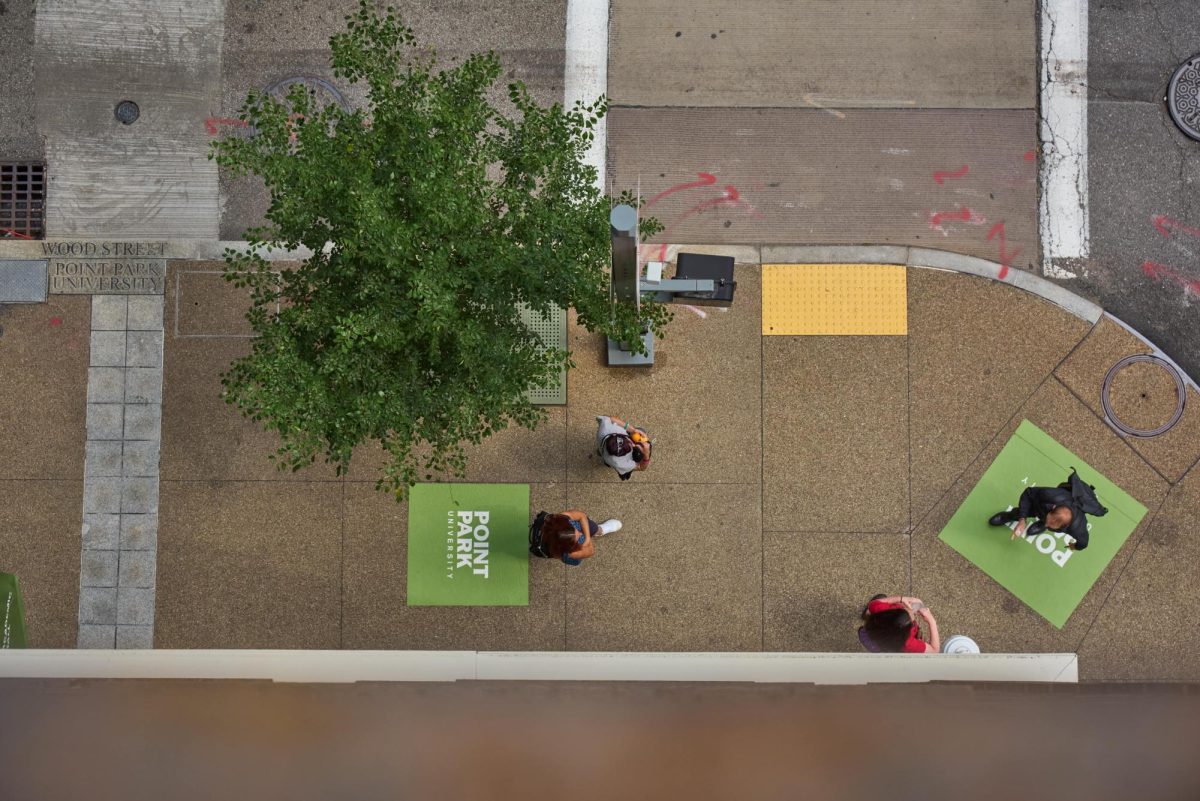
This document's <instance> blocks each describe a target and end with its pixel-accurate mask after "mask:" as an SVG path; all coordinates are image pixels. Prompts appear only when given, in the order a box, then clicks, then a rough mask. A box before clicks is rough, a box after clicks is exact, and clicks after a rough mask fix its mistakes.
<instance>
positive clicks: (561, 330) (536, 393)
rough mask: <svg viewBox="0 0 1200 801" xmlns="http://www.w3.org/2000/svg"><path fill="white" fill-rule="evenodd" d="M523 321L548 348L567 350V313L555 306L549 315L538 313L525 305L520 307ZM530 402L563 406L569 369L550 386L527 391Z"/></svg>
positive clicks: (565, 399) (565, 400) (565, 398)
mask: <svg viewBox="0 0 1200 801" xmlns="http://www.w3.org/2000/svg"><path fill="white" fill-rule="evenodd" d="M518 311H519V312H520V314H521V321H522V322H524V323H525V325H527V326H529V328H530V329H532V330H533V332H534V333H535V334H537V335H538V337H539V338H540V339H541V340H542V344H543V345H544V346H545V347H547V348H556V349H558V350H566V348H567V313H566V311H565V310H563V309H559V308H555V309H552V310H551V311H550V313H549V314H547V315H541V314H536V313H535V312H533V311H531V310H530V309H528V308H527V307H525V306H524V305H521V306H519V307H518ZM526 394H527V395H528V397H529V401H530V403H533V404H537V405H541V406H563V405H565V404H566V402H567V371H566V370H563V371H562V375H560V376H559V378H558V381H557V382H556V383H554V384H552V385H551V386H548V387H539V388H536V389H531V390H529V392H528V393H526Z"/></svg>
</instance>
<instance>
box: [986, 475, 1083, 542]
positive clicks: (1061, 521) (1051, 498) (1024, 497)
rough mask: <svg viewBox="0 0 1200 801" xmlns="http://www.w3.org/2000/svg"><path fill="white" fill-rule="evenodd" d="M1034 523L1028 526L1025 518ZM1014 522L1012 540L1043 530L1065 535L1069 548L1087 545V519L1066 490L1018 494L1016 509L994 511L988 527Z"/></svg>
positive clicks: (1030, 490)
mask: <svg viewBox="0 0 1200 801" xmlns="http://www.w3.org/2000/svg"><path fill="white" fill-rule="evenodd" d="M1030 517H1036V518H1037V522H1036V523H1034V524H1033V525H1032V526H1028V525H1027V523H1028V518H1030ZM1013 522H1015V523H1016V524H1017V525H1016V527H1015V528H1014V529H1013V534H1012V538H1013V539H1016V538H1017V537H1025V536H1028V537H1036V536H1037V535H1038V534H1041V533H1042V532H1043V531H1045V530H1046V529H1050V530H1051V531H1062V532H1065V533H1066V534H1067V535H1068V536H1070V537H1071V539H1073V540H1075V542H1073V543H1071V545H1070V548H1071V549H1072V550H1075V551H1082V550H1083V549H1084V548H1086V547H1087V546H1088V530H1087V516H1086V515H1085V514H1084V513H1083V510H1082V509H1080V508H1079V506H1078V504H1076V503H1075V498H1074V496H1073V495H1072V494H1071V492H1070V490H1068V489H1065V488H1063V487H1029V488H1027V489H1026V490H1025V491H1024V492H1022V493H1021V500H1020V501H1018V506H1017V508H1016V509H1010V510H1009V511H1007V512H997V513H996V514H994V515H992V516H991V518H989V519H988V524H989V525H993V526H1003V525H1007V524H1008V523H1013Z"/></svg>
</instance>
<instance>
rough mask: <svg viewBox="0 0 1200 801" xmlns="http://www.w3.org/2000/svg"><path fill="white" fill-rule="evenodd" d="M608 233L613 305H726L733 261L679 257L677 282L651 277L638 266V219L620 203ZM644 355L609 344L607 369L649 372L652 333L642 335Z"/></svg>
mask: <svg viewBox="0 0 1200 801" xmlns="http://www.w3.org/2000/svg"><path fill="white" fill-rule="evenodd" d="M608 222H609V226H610V228H611V233H612V278H611V289H610V290H609V295H610V297H611V298H612V300H613V302H614V303H632V304H633V305H634V307H635V308H637V309H639V310H640V309H641V305H642V293H646V292H649V293H653V294H654V299H655V300H656V301H658V302H659V303H676V302H681V303H689V304H694V305H698V306H730V305H732V304H733V292H734V290H735V289H736V288H737V282H736V281H734V280H733V257H731V256H708V255H703V254H698V253H680V254H679V257H678V260H677V261H676V265H675V277H674V278H669V279H663V278H662V277H661V265H660V266H659V269H658V270H657V271H656V274H653V275H651V276H649V277H647V276H644V275H643V274H642V270H641V265H639V264H638V230H637V228H638V214H637V209H635V208H634V207H633V206H629V205H626V204H624V203H622V204H621V205H619V206H617V207H616V208H614V209H613V210H612V213H611V214H609V216H608ZM642 343H643V344H644V345H645V346H646V355H644V356H642V355H640V354H637V353H634V352H633V351H631V350H630V347H629V344H628V343H624V342H617V341H615V340H613V339H609V340H608V366H609V367H650V366H653V364H654V332H653V331H650V330H648V329H646V330H644V331H643V332H642Z"/></svg>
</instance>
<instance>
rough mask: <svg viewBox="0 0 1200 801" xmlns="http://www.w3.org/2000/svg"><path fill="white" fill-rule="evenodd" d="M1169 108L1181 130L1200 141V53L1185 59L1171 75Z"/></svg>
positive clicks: (1168, 90)
mask: <svg viewBox="0 0 1200 801" xmlns="http://www.w3.org/2000/svg"><path fill="white" fill-rule="evenodd" d="M1167 110H1168V111H1170V112H1171V119H1173V120H1174V121H1175V124H1176V125H1178V126H1179V130H1181V131H1183V132H1184V133H1185V134H1187V135H1188V136H1190V137H1191V138H1193V139H1195V140H1197V141H1200V55H1195V56H1192V57H1191V59H1189V60H1188V61H1185V62H1184V63H1183V64H1182V65H1180V67H1179V69H1177V70H1175V74H1174V75H1172V76H1171V84H1170V86H1169V87H1168V88H1167Z"/></svg>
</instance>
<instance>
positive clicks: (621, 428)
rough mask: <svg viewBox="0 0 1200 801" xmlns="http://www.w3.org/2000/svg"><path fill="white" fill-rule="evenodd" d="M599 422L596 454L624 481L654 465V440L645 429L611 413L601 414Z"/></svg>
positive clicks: (597, 418)
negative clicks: (612, 415)
mask: <svg viewBox="0 0 1200 801" xmlns="http://www.w3.org/2000/svg"><path fill="white" fill-rule="evenodd" d="M596 424H597V427H596V453H597V454H599V456H600V458H601V459H602V460H603V461H604V463H605V464H606V465H608V466H609V467H611V468H612V469H613V470H616V471H617V475H618V476H620V477H621V480H622V481H628V480H629V477H630V476H631V475H633V473H634V471H636V470H645V469H646V468H647V467H649V466H650V451H651V449H652V443H651V442H650V437H649V436H648V435H647V434H646V432H645V431H643V430H642V429H640V428H638V427H637V426H635V425H633V424H632V423H626V422H624V421H622V420H620V419H619V418H616V417H608V416H607V415H597V416H596Z"/></svg>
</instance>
